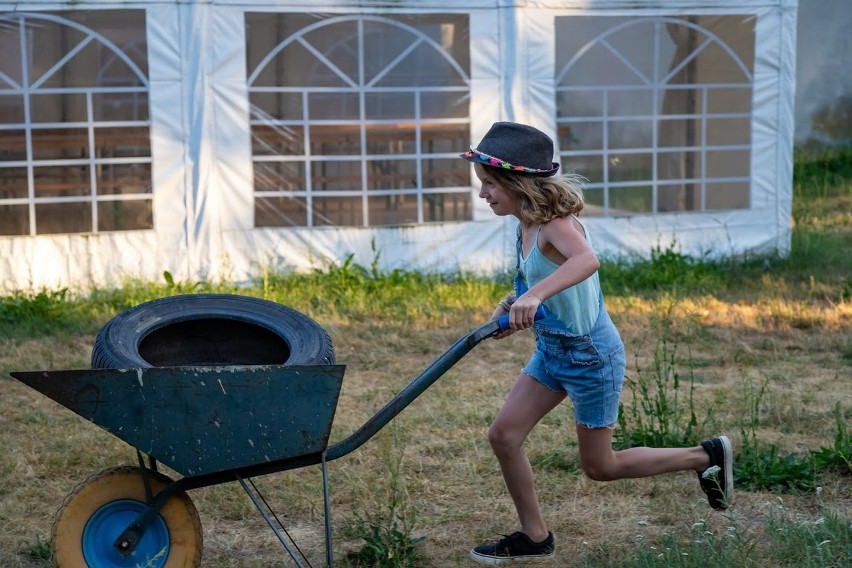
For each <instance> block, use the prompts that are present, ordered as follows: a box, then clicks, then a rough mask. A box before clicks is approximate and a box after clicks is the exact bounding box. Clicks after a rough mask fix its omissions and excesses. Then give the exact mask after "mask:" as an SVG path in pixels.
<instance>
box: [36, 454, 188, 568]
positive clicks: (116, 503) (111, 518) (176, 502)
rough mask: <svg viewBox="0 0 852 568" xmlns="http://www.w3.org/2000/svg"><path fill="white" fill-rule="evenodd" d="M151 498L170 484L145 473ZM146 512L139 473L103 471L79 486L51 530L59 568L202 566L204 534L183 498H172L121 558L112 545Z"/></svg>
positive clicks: (133, 469)
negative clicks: (132, 547)
mask: <svg viewBox="0 0 852 568" xmlns="http://www.w3.org/2000/svg"><path fill="white" fill-rule="evenodd" d="M148 479H149V480H150V483H151V490H152V492H153V494H154V495H156V494H157V493H159V492H160V491H162V490H163V488H165V487H166V486H167V485H169V484H170V483H171V479H169V478H168V477H166V476H165V475H163V474H161V473H158V472H154V471H150V470H149V471H148ZM145 508H146V505H145V485H144V482H143V480H142V475H141V473H140V471H139V468H138V467H133V466H122V467H114V468H109V469H105V470H103V471H101V472H99V473H96V474H94V475H92V476H90V477H89V478H88V479H86V480H84V481H82V482H80V483H79V484H78V485H77V486H76V487H75V488H74V490H73V491H72V492H71V493H69V494H68V496H67V497H66V498H65V500H64V501H63V503H62V506H61V507H60V508H59V511H57V513H56V517H55V518H54V521H53V528H52V530H51V533H52V534H51V540H52V542H53V552H52V561H53V565H54V566H56V567H57V568H81V567H84V566H89V567H98V568H124V567H130V566H134V567H135V566H146V567H151V568H195V567H197V566H200V564H201V549H202V531H201V520H200V519H199V517H198V511H196V509H195V506H194V505H193V504H192V501H191V500H190V498H189V497H188V496H187V494H186V493H185V492H178V493H176V494H174V495H172V496H171V497H170V498H169V500H168V501H166V503H165V504H164V505H163V507H162V508H161V509H160V511H159V515H157V518H156V519H155V520H154V522H153V523H152V524H151V526H150V527H148V529H147V530H146V531H145V533H144V534H143V536H142V538H141V539H140V541H139V543H138V544H137V546H136V548H135V550H134V551H133V553H131V554H129V555H127V556H124V555H122V554H120V553H119V552H118V550H117V549H116V548H115V547H114V546H113V543H114V542H115V540H116V539H117V538H118V536H119V535H120V534H121V531H123V530H124V529H125V528H127V526H128V525H130V523H131V522H133V520H134V519H135V518H136V516H137V515H139V513H141V512H142V511H143V510H144V509H145Z"/></svg>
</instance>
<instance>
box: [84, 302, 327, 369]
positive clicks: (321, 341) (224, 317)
mask: <svg viewBox="0 0 852 568" xmlns="http://www.w3.org/2000/svg"><path fill="white" fill-rule="evenodd" d="M285 364H286V365H333V364H334V348H333V346H332V344H331V339H330V338H329V336H328V333H326V331H325V330H324V329H323V328H322V327H320V326H319V324H317V323H316V322H315V321H314V320H312V319H311V318H309V317H308V316H306V315H305V314H302V313H301V312H299V311H297V310H294V309H293V308H290V307H288V306H284V305H282V304H278V303H276V302H270V301H267V300H262V299H260V298H253V297H251V296H240V295H237V294H185V295H179V296H168V297H165V298H159V299H156V300H152V301H150V302H145V303H143V304H139V305H138V306H136V307H133V308H130V309H129V310H126V311H124V312H122V313H120V314H118V315H116V316H115V317H114V318H112V319H111V320H110V321H108V322H107V323H106V324H105V325H104V326H103V327H102V328H101V330H100V331H99V332H98V335H97V337H96V338H95V343H94V346H93V348H92V368H93V369H119V368H137V367H181V366H208V365H210V366H218V365H285Z"/></svg>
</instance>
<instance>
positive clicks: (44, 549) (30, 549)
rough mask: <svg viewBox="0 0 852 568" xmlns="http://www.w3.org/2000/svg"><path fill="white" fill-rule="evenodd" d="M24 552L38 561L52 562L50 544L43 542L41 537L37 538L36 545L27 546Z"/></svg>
mask: <svg viewBox="0 0 852 568" xmlns="http://www.w3.org/2000/svg"><path fill="white" fill-rule="evenodd" d="M22 550H23V553H24V554H25V555H26V556H29V557H30V558H34V559H36V560H50V554H51V547H50V542H48V541H44V540H42V539H41V537H40V536H37V537H36V542H35V544H33V545H25V546H24V548H23V549H22Z"/></svg>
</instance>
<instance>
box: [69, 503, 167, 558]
mask: <svg viewBox="0 0 852 568" xmlns="http://www.w3.org/2000/svg"><path fill="white" fill-rule="evenodd" d="M146 508H147V506H146V505H145V504H144V503H141V502H139V501H134V500H132V499H119V500H116V501H111V502H109V503H107V504H106V505H104V506H102V507H101V508H100V509H98V510H97V511H95V513H94V514H93V515H92V516H91V517H90V518H89V521H88V522H87V523H86V527H85V528H84V529H83V558H85V559H86V563H87V564H88V565H89V566H102V567H104V568H112V567H116V568H123V567H125V566H126V567H133V568H135V567H136V566H145V567H146V568H162V567H163V566H164V565H165V564H166V560H167V559H168V557H169V529H168V527H166V523H165V521H163V518H162V517H161V516H160V515H157V517H156V518H155V519H154V521H153V522H152V523H151V525H150V526H149V527H148V528H147V529H146V530H145V533H144V534H143V535H142V538H141V539H140V540H139V544H137V545H136V548H135V549H134V550H133V552H132V553H130V554H127V555H124V554H121V553H120V552H119V551H118V549H117V548H116V547H115V546H113V545H114V543H115V540H116V539H117V538H118V537H119V535H120V534H121V533H122V531H124V529H126V528H127V527H128V526H130V523H132V522H133V521H135V520H136V518H137V517H138V516H139V515H140V514H141V513H142V512H143V511H144V510H145V509H146Z"/></svg>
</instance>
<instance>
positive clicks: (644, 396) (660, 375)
mask: <svg viewBox="0 0 852 568" xmlns="http://www.w3.org/2000/svg"><path fill="white" fill-rule="evenodd" d="M660 328H661V329H660V337H659V339H658V340H657V344H656V346H655V348H654V358H653V367H652V368H651V369H650V371H646V370H643V369H642V366H641V364H640V363H639V361H638V356H637V363H636V375H637V378H636V380H635V381H633V380H629V379H628V380H625V385H626V386H627V388H628V389H630V393H631V397H630V398H629V399H628V400H629V402H628V404H627V405H626V406H625V404H624V403H623V402H622V403H620V405H619V406H620V408H619V415H618V425H619V428H618V429H617V430H616V434H615V443H614V445H615V447H616V448H618V449H626V448H631V447H637V446H650V447H679V446H694V445H697V444H698V442H699V438H698V435H699V431H698V430H699V428H698V417H697V415H696V413H695V403H694V399H693V395H694V392H695V375H694V373H693V367H692V357H691V355H688V356H687V359H686V363H685V364H686V366H687V373H688V375H687V377H686V380H683V379H682V377H681V373H680V370H679V369H680V365H679V363H678V360H677V352H678V347H679V344H678V339H677V337H676V335H675V333H674V332H673V330H672V319H671V314H670V313H667V314H665V315H664V317H663V318H662V322H661V325H660ZM686 348H687V350H689V343H688V342H687V344H686ZM711 415H712V412H711V411H710V410H708V411H707V412H706V414H705V420H704V421H705V423H706V422H707V421H708V420H709V419H710V417H711Z"/></svg>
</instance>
